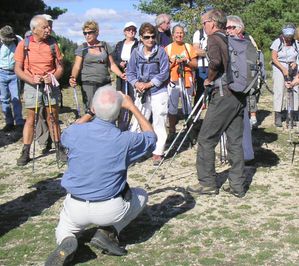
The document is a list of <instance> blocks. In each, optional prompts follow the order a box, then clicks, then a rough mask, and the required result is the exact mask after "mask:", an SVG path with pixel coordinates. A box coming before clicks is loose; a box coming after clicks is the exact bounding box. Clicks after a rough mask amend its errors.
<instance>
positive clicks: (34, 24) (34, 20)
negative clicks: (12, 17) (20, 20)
mask: <svg viewBox="0 0 299 266" xmlns="http://www.w3.org/2000/svg"><path fill="white" fill-rule="evenodd" d="M41 20H45V21H47V19H46V18H45V17H44V16H43V15H36V16H34V17H33V18H32V19H31V20H30V29H31V31H32V30H34V29H35V28H36V27H37V25H38V24H39V23H40V21H41ZM47 22H48V21H47Z"/></svg>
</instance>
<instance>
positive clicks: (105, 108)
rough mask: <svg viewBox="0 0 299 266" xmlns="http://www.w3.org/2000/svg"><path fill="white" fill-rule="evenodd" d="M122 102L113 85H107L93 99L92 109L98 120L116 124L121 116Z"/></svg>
mask: <svg viewBox="0 0 299 266" xmlns="http://www.w3.org/2000/svg"><path fill="white" fill-rule="evenodd" d="M122 101H123V98H122V96H121V94H120V93H118V92H117V91H116V90H115V88H113V87H112V86H111V85H106V86H104V87H101V88H99V89H98V90H97V91H96V93H95V95H94V96H93V99H92V108H93V110H94V112H95V115H96V117H97V118H100V119H102V120H104V121H108V122H114V121H115V120H116V119H117V117H118V115H119V111H120V108H121V105H122Z"/></svg>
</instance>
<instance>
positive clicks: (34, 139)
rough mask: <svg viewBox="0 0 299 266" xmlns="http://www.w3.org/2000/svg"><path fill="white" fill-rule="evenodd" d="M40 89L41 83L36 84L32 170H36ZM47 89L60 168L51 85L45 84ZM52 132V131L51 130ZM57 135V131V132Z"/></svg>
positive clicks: (57, 161) (57, 160)
mask: <svg viewBox="0 0 299 266" xmlns="http://www.w3.org/2000/svg"><path fill="white" fill-rule="evenodd" d="M39 90H40V85H39V84H37V85H36V94H35V108H34V125H33V153H32V172H34V170H35V160H36V158H35V146H36V140H37V139H36V135H37V134H36V129H37V121H38V115H39V114H38V111H39V109H38V98H39V97H38V96H39ZM45 91H46V93H47V99H48V106H49V115H50V121H51V130H52V139H53V142H54V145H55V152H56V163H57V167H58V168H60V166H59V160H60V158H59V157H60V154H59V147H58V146H59V144H58V142H57V141H55V126H54V125H55V117H54V114H53V110H52V105H51V97H50V86H49V85H48V84H45ZM50 132H51V131H50ZM56 135H58V134H57V132H56Z"/></svg>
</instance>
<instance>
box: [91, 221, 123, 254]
mask: <svg viewBox="0 0 299 266" xmlns="http://www.w3.org/2000/svg"><path fill="white" fill-rule="evenodd" d="M90 244H91V245H92V246H94V247H96V248H99V249H102V250H103V251H104V252H105V253H106V254H109V255H115V256H123V255H126V254H127V253H128V252H127V250H126V249H125V248H122V247H120V246H119V241H118V239H117V236H116V232H115V230H114V228H113V227H106V228H105V229H98V230H97V232H96V233H95V234H94V236H93V238H92V239H91V241H90Z"/></svg>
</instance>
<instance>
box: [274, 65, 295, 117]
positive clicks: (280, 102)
mask: <svg viewBox="0 0 299 266" xmlns="http://www.w3.org/2000/svg"><path fill="white" fill-rule="evenodd" d="M281 64H282V65H283V66H284V67H288V66H287V64H286V63H282V62H281ZM272 78H273V92H274V95H273V109H274V112H281V111H282V110H283V107H284V106H287V104H286V101H287V92H286V89H285V85H284V77H283V74H282V72H281V71H280V70H279V69H278V68H277V67H276V66H273V76H272ZM294 91H295V92H294V93H293V95H294V105H293V106H294V111H298V104H299V100H298V98H299V97H298V86H295V87H294Z"/></svg>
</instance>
